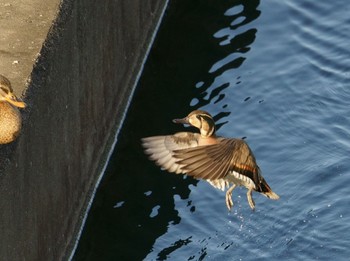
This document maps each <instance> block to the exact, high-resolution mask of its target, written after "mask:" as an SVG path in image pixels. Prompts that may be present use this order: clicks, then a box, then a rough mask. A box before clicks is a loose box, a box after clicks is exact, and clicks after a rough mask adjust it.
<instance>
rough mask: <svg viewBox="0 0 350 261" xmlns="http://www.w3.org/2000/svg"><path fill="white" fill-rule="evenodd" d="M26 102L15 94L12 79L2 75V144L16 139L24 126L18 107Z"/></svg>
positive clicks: (0, 100) (0, 104) (0, 114)
mask: <svg viewBox="0 0 350 261" xmlns="http://www.w3.org/2000/svg"><path fill="white" fill-rule="evenodd" d="M25 106H26V104H25V103H24V102H22V101H20V100H18V98H17V97H16V96H15V95H14V94H13V90H12V87H11V83H10V81H9V80H8V79H7V78H6V77H4V76H2V75H0V144H6V143H10V142H12V141H14V140H15V139H16V138H17V137H18V135H19V133H20V131H21V128H22V117H21V114H20V112H19V110H18V108H17V107H19V108H24V107H25Z"/></svg>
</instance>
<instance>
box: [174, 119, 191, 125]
mask: <svg viewBox="0 0 350 261" xmlns="http://www.w3.org/2000/svg"><path fill="white" fill-rule="evenodd" d="M173 122H174V123H179V124H189V122H188V119H187V117H186V118H183V119H173Z"/></svg>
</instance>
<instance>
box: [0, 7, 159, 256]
mask: <svg viewBox="0 0 350 261" xmlns="http://www.w3.org/2000/svg"><path fill="white" fill-rule="evenodd" d="M16 2H18V3H16ZM26 2H28V3H26ZM48 2H50V1H48ZM32 4H34V5H35V4H36V6H35V8H30V9H27V10H26V11H25V9H24V13H22V15H23V17H24V18H23V19H22V18H21V14H18V13H17V12H16V10H19V9H18V8H19V7H21V5H24V6H26V7H28V6H30V5H32ZM58 4H59V3H58V1H56V2H55V1H52V2H51V4H50V5H49V4H48V3H47V2H46V1H43V0H41V1H40V0H35V1H34V2H33V1H30V0H26V1H14V2H13V3H11V4H8V5H5V4H2V5H3V6H2V11H1V12H0V22H1V27H2V28H0V30H4V31H5V30H7V29H6V26H5V27H4V26H3V25H4V24H6V21H7V20H6V19H7V18H8V19H11V17H13V15H14V14H16V15H18V16H19V18H18V19H17V20H14V21H13V20H12V21H13V22H18V23H19V22H20V21H21V22H23V21H25V23H24V22H23V25H22V24H18V26H17V27H18V28H21V31H20V32H16V31H15V29H14V30H12V29H11V28H10V29H8V30H7V32H8V34H7V36H11V37H8V38H4V37H2V38H1V45H0V57H4V59H2V60H1V61H0V69H1V70H2V71H0V73H1V74H4V75H5V76H7V77H8V78H9V79H10V80H11V81H12V84H13V85H14V87H15V88H14V89H15V92H16V93H17V94H18V93H20V92H21V91H22V90H24V89H25V88H26V90H25V96H24V98H25V101H26V102H27V104H28V107H27V108H26V109H25V110H24V111H23V117H24V125H23V130H22V133H21V136H20V137H19V139H18V140H17V141H16V142H15V143H13V144H10V145H1V146H0V158H1V164H2V165H1V166H0V168H1V173H0V209H1V213H0V242H1V244H0V253H1V259H2V260H62V259H67V258H68V257H69V255H70V253H71V250H72V248H73V246H74V242H75V240H76V236H77V233H78V231H79V229H80V226H81V221H82V217H83V215H84V213H85V209H86V207H87V205H88V203H89V201H90V199H91V194H92V191H93V190H94V188H95V185H96V182H97V181H98V179H99V177H100V173H101V170H102V169H103V166H104V163H105V160H106V158H107V156H108V153H109V151H110V149H111V146H112V144H113V142H114V141H115V134H116V133H117V130H118V129H119V128H120V126H121V124H122V120H123V117H124V114H125V111H126V109H127V106H128V103H129V101H130V96H131V95H132V92H133V88H134V86H135V83H136V81H137V77H138V75H139V72H140V70H141V67H142V63H143V61H144V58H145V56H146V54H147V50H148V47H149V45H150V43H151V39H152V36H153V35H154V32H155V30H156V27H157V24H158V22H159V19H161V15H162V12H163V9H164V5H165V4H166V1H161V0H149V1H139V0H128V1H115V0H107V1H93V0H88V1H83V0H78V1H73V0H63V1H61V3H60V5H58ZM5 7H6V8H9V9H6V8H5ZM17 7H18V8H17ZM11 8H12V9H11ZM16 8H17V9H16ZM39 9H41V10H42V9H44V10H45V12H43V13H42V14H41V16H40V12H39V11H38V10H39ZM47 9H49V10H50V12H49V10H47ZM4 10H5V11H6V10H9V12H7V13H6V12H4ZM21 10H22V9H21ZM11 12H12V14H11ZM30 12H33V13H30ZM48 12H49V13H50V15H47V14H48ZM43 15H44V16H45V15H47V16H45V17H44V18H45V19H44V18H42V17H43ZM28 17H29V18H28ZM38 17H39V18H38ZM41 18H42V20H43V22H42V23H43V24H41V23H40V25H39V24H37V25H36V26H37V27H39V26H41V25H43V27H42V28H41V29H40V30H38V32H41V33H42V31H43V30H46V31H45V34H44V35H40V36H38V34H39V33H37V34H36V33H35V32H34V31H31V27H30V26H32V25H33V24H34V25H35V23H37V21H38V20H37V19H39V21H41V20H40V19H41ZM51 18H52V19H51ZM28 19H29V20H28ZM30 19H31V20H30ZM8 21H10V20H8ZM28 21H29V22H28ZM26 26H28V27H27V28H26ZM36 26H34V28H35V27H36ZM45 28H46V29H45ZM33 30H34V29H33ZM16 33H18V34H19V36H18V37H17V36H16ZM46 34H47V36H46ZM31 37H32V38H31ZM45 37H46V38H45ZM8 39H14V41H15V40H16V39H17V40H16V41H18V42H20V41H28V43H32V46H33V48H34V49H31V51H30V55H26V52H27V51H28V48H29V47H26V46H25V45H23V46H22V47H21V48H22V49H23V53H22V54H23V55H22V56H21V55H20V54H21V50H18V51H17V50H14V47H11V45H13V46H15V43H13V42H11V43H4V41H6V40H8ZM18 39H19V40H18ZM38 39H41V40H42V41H41V44H42V47H41V45H39V44H38V43H39V42H40V41H39V40H38ZM38 46H40V48H39V47H38ZM6 48H8V49H6ZM35 48H39V49H38V51H37V52H40V53H39V55H37V54H36V49H35ZM23 57H25V59H21V58H23ZM16 66H17V67H16ZM33 66H34V67H33ZM20 68H21V69H20ZM28 68H29V69H30V70H28ZM17 69H18V70H19V72H18V73H16V70H17ZM30 71H31V72H30ZM27 78H28V79H29V80H28V83H27V85H25V84H24V83H25V82H26V79H27ZM19 86H23V88H22V87H19ZM21 88H22V89H21Z"/></svg>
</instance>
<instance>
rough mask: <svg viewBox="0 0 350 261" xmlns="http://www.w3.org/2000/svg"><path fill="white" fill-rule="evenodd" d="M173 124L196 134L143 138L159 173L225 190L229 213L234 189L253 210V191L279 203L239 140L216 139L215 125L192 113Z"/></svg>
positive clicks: (207, 117) (208, 118) (207, 116)
mask: <svg viewBox="0 0 350 261" xmlns="http://www.w3.org/2000/svg"><path fill="white" fill-rule="evenodd" d="M173 122H174V123H180V124H188V125H191V126H193V127H196V128H198V129H199V132H200V133H192V132H178V133H175V134H173V135H165V136H154V137H147V138H143V139H142V146H143V147H144V149H145V153H146V154H147V155H148V156H149V158H150V159H151V160H153V161H155V163H156V164H157V165H158V166H160V167H161V168H162V169H165V170H167V171H169V172H173V173H176V174H187V175H189V176H192V177H194V178H197V179H204V180H206V181H208V182H209V183H210V184H211V185H212V186H214V187H215V188H218V189H221V190H225V189H226V188H228V190H227V192H226V206H227V208H228V209H229V210H231V208H232V206H233V201H232V191H233V190H234V189H235V188H236V187H237V186H244V187H246V188H247V189H248V191H247V199H248V203H249V206H250V207H251V209H253V210H254V208H255V202H254V200H253V198H252V192H253V191H256V192H259V193H261V194H263V195H264V196H266V197H268V198H270V199H275V200H276V199H279V196H278V195H277V194H276V193H274V192H273V191H272V189H271V188H270V186H269V185H268V184H267V182H266V181H265V179H264V178H263V176H262V174H261V171H260V168H259V166H258V165H257V163H256V160H255V157H254V155H253V152H252V151H251V149H250V148H249V146H248V144H247V143H246V142H245V141H244V140H242V139H235V138H224V137H219V136H216V135H215V122H214V119H213V117H212V116H211V115H210V114H209V113H208V112H206V111H202V110H195V111H192V112H191V113H190V114H189V115H188V116H186V117H185V118H183V119H175V120H173Z"/></svg>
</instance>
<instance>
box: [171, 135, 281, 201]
mask: <svg viewBox="0 0 350 261" xmlns="http://www.w3.org/2000/svg"><path fill="white" fill-rule="evenodd" d="M173 157H174V158H175V159H176V160H175V163H176V164H179V165H180V166H181V170H182V171H183V172H185V173H186V174H187V175H189V176H193V177H195V178H200V179H206V180H207V181H208V182H209V183H210V184H212V185H213V186H214V187H217V188H220V189H223V188H224V187H226V186H227V180H230V178H227V175H229V174H230V175H232V176H233V177H234V179H238V180H240V181H242V183H241V184H244V185H245V186H246V185H247V184H250V185H249V186H251V188H252V189H254V190H255V191H258V192H261V193H263V194H264V195H265V196H267V197H269V198H271V199H278V198H279V196H278V195H277V194H275V193H274V192H273V191H272V190H271V188H270V186H269V185H268V184H267V182H266V181H265V179H264V178H263V176H262V175H261V172H260V169H259V167H258V165H257V163H256V160H255V157H254V155H253V152H252V151H251V149H250V148H249V146H248V144H247V143H246V142H245V141H244V140H241V139H225V138H221V139H220V142H219V143H218V144H214V145H207V146H197V147H194V148H187V149H181V150H175V151H174V155H173ZM231 179H232V178H231ZM232 182H233V183H235V181H232Z"/></svg>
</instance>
